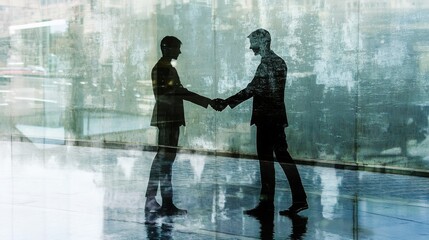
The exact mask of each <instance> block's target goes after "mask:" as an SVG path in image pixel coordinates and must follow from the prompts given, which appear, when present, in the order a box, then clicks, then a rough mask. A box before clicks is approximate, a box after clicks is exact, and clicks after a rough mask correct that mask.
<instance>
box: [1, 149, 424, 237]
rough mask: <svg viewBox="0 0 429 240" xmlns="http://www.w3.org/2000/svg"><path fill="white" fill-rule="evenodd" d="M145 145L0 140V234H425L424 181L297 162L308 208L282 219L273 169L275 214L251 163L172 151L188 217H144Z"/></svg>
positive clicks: (280, 186)
mask: <svg viewBox="0 0 429 240" xmlns="http://www.w3.org/2000/svg"><path fill="white" fill-rule="evenodd" d="M154 155H155V153H154V152H142V151H136V150H114V149H101V148H89V147H75V146H64V145H35V144H32V143H22V142H12V143H11V142H8V141H3V142H0V239H1V240H42V239H43V240H44V239H58V240H68V239H76V240H97V239H103V240H104V239H106V240H122V239H127V240H128V239H129V240H134V239H175V240H180V239H184V240H185V239H186V240H188V239H317V240H318V239H327V240H337V239H386V240H392V239H429V178H421V177H413V176H402V175H391V174H381V173H370V172H361V171H349V170H339V169H333V168H326V167H317V166H316V167H315V166H301V165H300V166H298V168H299V171H300V173H301V177H302V179H303V182H304V187H305V188H306V191H307V193H308V197H309V204H310V208H309V209H308V210H305V211H303V212H301V213H300V214H299V216H296V217H293V218H289V217H284V216H280V215H279V214H278V211H279V210H283V209H285V208H287V207H288V206H289V205H290V204H291V199H290V191H289V188H288V184H287V180H286V178H285V176H284V175H282V172H281V171H279V170H280V168H277V171H276V172H277V189H276V201H275V206H276V212H275V213H274V214H272V215H270V214H267V216H266V218H264V219H262V220H258V219H254V218H252V217H249V216H246V215H244V214H243V210H244V209H247V208H251V207H253V206H254V205H255V204H256V203H257V201H258V193H259V171H258V162H257V161H255V160H248V159H232V158H226V157H214V156H205V155H196V154H179V155H178V158H177V160H176V162H175V165H174V173H173V185H174V190H175V202H176V204H177V205H178V206H179V207H181V208H186V209H187V210H188V212H189V213H188V215H187V216H184V217H175V218H157V219H155V220H154V221H155V224H145V221H146V219H145V216H144V212H143V205H144V202H145V197H144V193H145V188H146V184H147V180H148V174H149V167H150V165H151V161H152V159H153V157H154Z"/></svg>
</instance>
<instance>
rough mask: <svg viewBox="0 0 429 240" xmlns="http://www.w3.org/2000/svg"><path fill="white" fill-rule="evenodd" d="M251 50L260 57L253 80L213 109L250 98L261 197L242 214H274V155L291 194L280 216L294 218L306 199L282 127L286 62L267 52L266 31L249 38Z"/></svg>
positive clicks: (269, 43) (257, 31) (302, 208)
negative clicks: (254, 127) (292, 216)
mask: <svg viewBox="0 0 429 240" xmlns="http://www.w3.org/2000/svg"><path fill="white" fill-rule="evenodd" d="M248 38H249V40H250V49H252V50H253V52H254V53H255V55H261V57H262V58H261V63H260V64H259V66H258V68H257V70H256V73H255V76H254V78H253V79H252V81H251V82H250V83H249V84H248V85H247V87H246V88H244V89H243V90H241V91H239V92H238V93H237V94H235V95H233V96H231V97H229V98H227V99H225V100H223V99H216V100H215V102H216V104H215V109H216V110H220V111H221V110H223V109H224V108H225V107H226V106H227V105H229V106H230V107H231V108H234V107H235V106H237V105H238V104H240V103H241V102H243V101H245V100H247V99H249V98H251V97H253V110H252V118H251V122H250V124H251V125H253V124H255V125H256V127H257V131H256V133H257V136H256V141H257V143H256V144H257V152H258V158H259V164H260V172H261V184H262V186H261V193H260V201H259V204H258V205H257V206H256V207H255V208H253V209H250V210H246V211H245V213H246V214H248V215H251V216H255V217H260V216H262V215H264V214H265V213H266V212H267V211H274V193H275V170H274V158H273V152H274V153H275V154H276V158H277V161H278V162H279V163H280V166H281V167H282V169H283V171H284V173H285V174H286V177H287V179H288V181H289V185H290V188H291V192H292V206H290V207H289V208H288V209H287V210H284V211H280V214H281V215H293V214H296V213H298V212H300V211H302V210H305V209H307V208H308V204H307V195H306V193H305V190H304V187H303V185H302V182H301V178H300V175H299V172H298V169H297V167H296V165H295V163H294V160H293V159H292V157H291V156H290V154H289V152H288V145H287V141H286V134H285V131H284V130H285V129H284V128H285V127H287V126H288V120H287V116H286V107H285V103H284V91H285V84H286V75H287V66H286V63H285V61H284V60H283V59H282V58H280V57H279V56H278V55H276V54H275V53H274V52H273V51H272V50H271V48H270V45H271V36H270V33H269V32H268V31H267V30H265V29H258V30H256V31H254V32H252V33H251V34H250V35H249V36H248Z"/></svg>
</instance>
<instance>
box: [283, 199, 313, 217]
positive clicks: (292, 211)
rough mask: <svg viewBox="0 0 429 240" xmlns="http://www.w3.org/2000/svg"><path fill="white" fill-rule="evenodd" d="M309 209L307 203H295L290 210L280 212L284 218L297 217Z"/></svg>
mask: <svg viewBox="0 0 429 240" xmlns="http://www.w3.org/2000/svg"><path fill="white" fill-rule="evenodd" d="M307 208H308V203H307V202H295V203H293V204H292V206H290V207H289V208H288V209H286V210H283V211H280V215H283V216H290V215H295V214H297V213H299V212H301V211H302V210H305V209H307Z"/></svg>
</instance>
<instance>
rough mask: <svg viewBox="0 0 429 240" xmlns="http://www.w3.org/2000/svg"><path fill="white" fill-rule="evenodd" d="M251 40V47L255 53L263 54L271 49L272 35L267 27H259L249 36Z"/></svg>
mask: <svg viewBox="0 0 429 240" xmlns="http://www.w3.org/2000/svg"><path fill="white" fill-rule="evenodd" d="M247 37H248V38H249V41H250V47H249V48H250V49H252V50H253V52H254V53H255V55H259V54H261V55H262V56H263V55H265V53H266V52H267V51H268V50H270V45H271V35H270V33H269V32H268V31H267V30H265V29H262V28H260V29H257V30H255V31H253V32H252V33H251V34H250V35H249V36H247Z"/></svg>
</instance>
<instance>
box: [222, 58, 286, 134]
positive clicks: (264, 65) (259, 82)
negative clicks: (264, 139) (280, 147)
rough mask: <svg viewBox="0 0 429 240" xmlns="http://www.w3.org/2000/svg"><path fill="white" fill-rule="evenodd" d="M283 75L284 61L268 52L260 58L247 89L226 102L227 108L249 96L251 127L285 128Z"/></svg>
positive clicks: (284, 80)
mask: <svg viewBox="0 0 429 240" xmlns="http://www.w3.org/2000/svg"><path fill="white" fill-rule="evenodd" d="M286 75H287V66H286V63H285V61H284V60H283V59H282V58H280V57H279V56H277V55H276V54H275V53H274V52H273V51H270V52H269V53H268V54H267V55H266V56H264V57H263V58H262V59H261V63H260V64H259V66H258V68H257V70H256V73H255V76H254V78H253V80H252V81H251V82H250V83H249V84H248V85H247V87H246V88H244V89H243V90H241V91H240V92H238V93H237V94H235V95H233V96H231V97H229V98H228V99H226V101H227V103H228V105H229V106H230V107H231V108H234V107H235V106H237V105H238V104H240V103H241V102H243V101H245V100H247V99H249V98H251V97H253V110H252V119H251V121H250V124H251V125H253V124H255V125H262V124H274V125H281V126H284V127H287V126H288V120H287V116H286V106H285V103H284V92H285V84H286Z"/></svg>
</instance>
